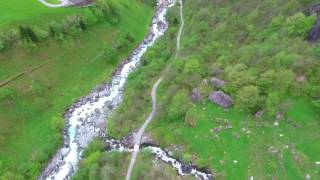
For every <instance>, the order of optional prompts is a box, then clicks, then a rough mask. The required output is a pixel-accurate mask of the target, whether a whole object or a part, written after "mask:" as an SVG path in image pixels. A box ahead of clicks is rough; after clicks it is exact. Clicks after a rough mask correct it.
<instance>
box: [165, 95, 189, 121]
mask: <svg viewBox="0 0 320 180" xmlns="http://www.w3.org/2000/svg"><path fill="white" fill-rule="evenodd" d="M188 108H189V97H188V93H187V92H186V91H184V90H181V91H178V92H177V93H176V94H175V96H174V97H173V98H172V100H171V104H170V105H169V107H168V114H167V116H168V119H169V120H171V121H174V120H180V119H183V118H184V116H185V114H186V112H187V110H188Z"/></svg>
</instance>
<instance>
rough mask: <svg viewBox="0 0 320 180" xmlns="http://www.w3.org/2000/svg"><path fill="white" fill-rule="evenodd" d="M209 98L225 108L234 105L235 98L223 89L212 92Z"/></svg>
mask: <svg viewBox="0 0 320 180" xmlns="http://www.w3.org/2000/svg"><path fill="white" fill-rule="evenodd" d="M209 100H210V101H211V102H213V103H216V104H218V105H219V106H221V107H224V108H228V107H230V106H232V105H233V99H232V98H231V97H230V96H228V95H227V94H225V93H224V92H222V91H216V92H212V93H210V95H209Z"/></svg>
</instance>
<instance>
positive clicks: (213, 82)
mask: <svg viewBox="0 0 320 180" xmlns="http://www.w3.org/2000/svg"><path fill="white" fill-rule="evenodd" d="M210 83H211V85H212V86H213V87H215V88H218V89H220V88H222V87H223V86H224V85H225V84H226V82H225V81H223V80H221V79H219V78H217V77H212V78H211V79H210Z"/></svg>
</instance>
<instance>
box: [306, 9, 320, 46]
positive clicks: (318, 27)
mask: <svg viewBox="0 0 320 180" xmlns="http://www.w3.org/2000/svg"><path fill="white" fill-rule="evenodd" d="M309 13H310V15H317V16H318V19H317V23H316V24H315V25H314V27H313V28H312V30H311V32H310V33H309V35H308V37H307V40H308V41H311V42H314V41H316V40H317V39H318V38H319V36H320V17H319V15H320V4H315V5H313V6H311V7H310V9H309Z"/></svg>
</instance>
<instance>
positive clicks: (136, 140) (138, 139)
mask: <svg viewBox="0 0 320 180" xmlns="http://www.w3.org/2000/svg"><path fill="white" fill-rule="evenodd" d="M179 3H180V19H181V25H180V29H179V32H178V36H177V51H176V55H175V59H176V58H177V57H178V56H179V50H180V41H181V34H182V32H183V29H184V18H183V0H179ZM167 70H168V69H167ZM165 71H166V70H165ZM163 76H164V75H163ZM163 76H161V77H160V78H159V79H158V81H157V82H156V83H155V84H154V85H153V87H152V92H151V97H152V112H151V113H150V114H149V116H148V118H147V119H146V121H145V122H144V124H143V125H142V126H141V128H140V129H139V131H138V133H137V134H136V135H135V138H134V149H133V152H132V155H131V161H130V165H129V168H128V171H127V175H126V180H130V178H131V174H132V170H133V167H134V164H135V162H136V159H137V155H138V153H139V149H140V143H141V138H142V136H143V134H144V131H145V129H146V128H147V126H148V125H149V123H150V122H151V120H152V119H153V117H154V116H155V114H156V107H157V102H156V94H157V89H158V86H159V84H160V83H161V81H162V79H163Z"/></svg>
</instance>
